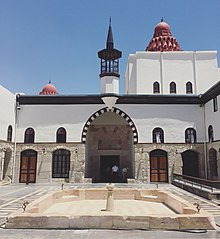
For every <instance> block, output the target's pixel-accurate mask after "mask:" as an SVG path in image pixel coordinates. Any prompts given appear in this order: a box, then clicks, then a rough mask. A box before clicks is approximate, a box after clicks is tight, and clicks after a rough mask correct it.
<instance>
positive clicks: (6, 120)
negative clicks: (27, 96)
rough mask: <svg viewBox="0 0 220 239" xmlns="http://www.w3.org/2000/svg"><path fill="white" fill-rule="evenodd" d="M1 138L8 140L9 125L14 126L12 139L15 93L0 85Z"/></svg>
mask: <svg viewBox="0 0 220 239" xmlns="http://www.w3.org/2000/svg"><path fill="white" fill-rule="evenodd" d="M0 102H1V107H0V126H1V127H0V139H1V140H7V133H8V126H9V125H11V126H12V140H13V135H14V122H15V95H14V94H12V93H11V92H10V91H8V90H7V89H5V88H4V87H3V86H1V85H0Z"/></svg>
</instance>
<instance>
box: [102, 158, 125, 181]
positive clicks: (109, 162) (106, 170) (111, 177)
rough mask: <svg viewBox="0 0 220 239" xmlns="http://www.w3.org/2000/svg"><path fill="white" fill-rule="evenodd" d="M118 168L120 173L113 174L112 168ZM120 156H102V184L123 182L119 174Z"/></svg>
mask: <svg viewBox="0 0 220 239" xmlns="http://www.w3.org/2000/svg"><path fill="white" fill-rule="evenodd" d="M114 166H116V167H118V172H115V173H113V172H112V167H114ZM119 168H120V156H119V155H101V156H100V182H101V183H107V182H109V183H112V182H115V183H116V182H117V183H118V182H121V177H120V173H119Z"/></svg>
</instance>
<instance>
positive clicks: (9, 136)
mask: <svg viewBox="0 0 220 239" xmlns="http://www.w3.org/2000/svg"><path fill="white" fill-rule="evenodd" d="M7 141H9V142H11V141H12V126H11V125H9V126H8V134H7Z"/></svg>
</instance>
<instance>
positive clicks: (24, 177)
mask: <svg viewBox="0 0 220 239" xmlns="http://www.w3.org/2000/svg"><path fill="white" fill-rule="evenodd" d="M36 165H37V155H36V153H35V154H34V155H33V153H32V154H29V155H28V154H27V153H26V154H22V155H21V166H20V180H19V182H20V183H27V184H28V183H35V182H36Z"/></svg>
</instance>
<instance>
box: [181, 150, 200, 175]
mask: <svg viewBox="0 0 220 239" xmlns="http://www.w3.org/2000/svg"><path fill="white" fill-rule="evenodd" d="M182 161H183V168H182V172H183V175H187V176H192V177H199V156H198V153H197V152H195V151H192V150H187V151H185V152H183V153H182Z"/></svg>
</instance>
